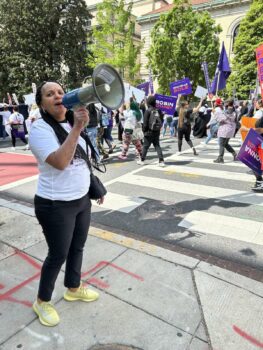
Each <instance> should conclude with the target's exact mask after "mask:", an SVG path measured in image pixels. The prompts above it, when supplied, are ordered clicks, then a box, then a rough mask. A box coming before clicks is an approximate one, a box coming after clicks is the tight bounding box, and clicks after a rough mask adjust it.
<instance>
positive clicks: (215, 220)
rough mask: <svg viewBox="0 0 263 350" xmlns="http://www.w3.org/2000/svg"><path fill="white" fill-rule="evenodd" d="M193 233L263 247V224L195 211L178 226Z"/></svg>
mask: <svg viewBox="0 0 263 350" xmlns="http://www.w3.org/2000/svg"><path fill="white" fill-rule="evenodd" d="M178 226H180V227H184V228H185V229H189V230H191V231H195V232H200V233H205V234H211V235H216V236H221V237H227V238H231V239H236V240H238V241H243V242H248V243H254V244H259V245H263V222H259V221H254V220H248V219H239V218H235V217H233V216H226V215H219V214H212V213H208V212H203V211H198V210H193V211H192V212H191V213H189V214H187V215H186V216H185V218H184V219H183V220H182V221H181V222H180V223H179V224H178Z"/></svg>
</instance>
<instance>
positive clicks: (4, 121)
mask: <svg viewBox="0 0 263 350" xmlns="http://www.w3.org/2000/svg"><path fill="white" fill-rule="evenodd" d="M0 114H1V116H2V118H3V119H2V132H3V139H4V140H5V138H6V135H8V134H9V133H11V130H9V133H8V125H9V117H10V115H11V112H10V111H9V109H8V107H7V106H4V110H3V112H1V113H0ZM9 129H10V126H9Z"/></svg>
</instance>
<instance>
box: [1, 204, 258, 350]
mask: <svg viewBox="0 0 263 350" xmlns="http://www.w3.org/2000/svg"><path fill="white" fill-rule="evenodd" d="M0 211H1V214H0V226H1V236H0V237H1V242H0V267H1V268H0V292H1V293H0V320H1V327H0V349H1V350H13V349H14V350H15V349H25V350H29V349H40V350H41V349H48V350H51V349H54V350H55V349H65V350H71V349H76V350H82V349H83V350H129V349H140V350H186V349H187V350H207V349H213V350H250V349H251V350H254V349H263V285H262V283H259V282H257V281H255V280H251V279H249V278H246V277H244V276H241V275H238V274H235V273H233V272H230V271H227V270H224V269H221V268H219V267H216V266H213V265H210V264H207V263H205V262H202V261H200V260H197V259H193V258H190V257H188V256H184V255H181V254H178V253H175V252H172V251H170V250H166V249H163V248H160V247H158V246H154V245H150V244H147V243H144V242H140V241H136V240H133V239H131V238H127V237H124V236H120V235H117V234H115V233H113V232H107V231H103V230H100V229H97V228H91V229H90V234H89V238H88V241H87V244H86V249H85V254H84V261H83V276H82V277H83V280H84V281H86V282H87V283H89V284H91V285H92V288H94V289H97V290H99V292H100V298H99V300H98V301H96V302H94V303H83V302H74V303H70V302H66V301H64V299H63V298H62V295H63V292H64V287H63V271H64V270H62V272H61V273H60V275H59V278H58V280H57V283H56V288H55V292H54V295H53V301H54V302H55V303H56V308H57V310H58V312H59V315H60V318H61V322H60V324H59V325H58V326H57V327H54V328H48V327H44V326H42V325H41V324H40V323H39V321H38V319H37V318H36V316H35V314H34V312H33V311H32V308H31V305H32V302H33V301H34V300H35V297H36V292H37V288H38V280H39V274H40V268H41V264H42V262H43V259H44V258H45V255H46V251H47V248H46V243H45V241H44V240H43V235H42V233H41V229H40V226H39V225H38V223H37V220H36V218H35V217H34V214H33V209H32V208H30V207H26V206H23V205H20V204H14V203H10V202H8V201H6V200H3V199H0Z"/></svg>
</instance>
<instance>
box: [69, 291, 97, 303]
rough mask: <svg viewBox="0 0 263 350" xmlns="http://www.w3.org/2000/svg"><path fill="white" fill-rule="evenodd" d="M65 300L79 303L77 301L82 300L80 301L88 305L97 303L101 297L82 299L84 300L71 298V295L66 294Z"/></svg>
mask: <svg viewBox="0 0 263 350" xmlns="http://www.w3.org/2000/svg"><path fill="white" fill-rule="evenodd" d="M64 299H65V300H66V301H77V300H80V301H85V302H86V303H89V302H91V301H96V300H98V299H99V296H98V297H97V298H93V299H82V298H74V297H71V296H69V295H67V294H66V293H65V294H64Z"/></svg>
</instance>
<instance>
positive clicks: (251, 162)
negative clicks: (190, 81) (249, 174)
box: [237, 129, 263, 175]
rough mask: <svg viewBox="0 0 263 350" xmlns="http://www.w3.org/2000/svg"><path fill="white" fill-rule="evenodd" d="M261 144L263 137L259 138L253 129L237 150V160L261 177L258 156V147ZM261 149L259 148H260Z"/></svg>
mask: <svg viewBox="0 0 263 350" xmlns="http://www.w3.org/2000/svg"><path fill="white" fill-rule="evenodd" d="M262 142H263V137H262V136H260V135H259V134H258V133H257V132H256V131H255V130H254V129H250V130H249V132H248V134H247V136H246V138H245V140H244V142H243V145H242V147H241V148H240V150H239V153H238V155H237V158H238V159H239V160H241V162H242V163H244V164H246V165H247V166H248V167H249V168H250V169H252V170H253V171H255V172H256V173H257V174H259V175H261V174H262V170H261V161H260V158H259V154H258V147H259V145H261V144H262ZM260 147H261V146H260Z"/></svg>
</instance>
